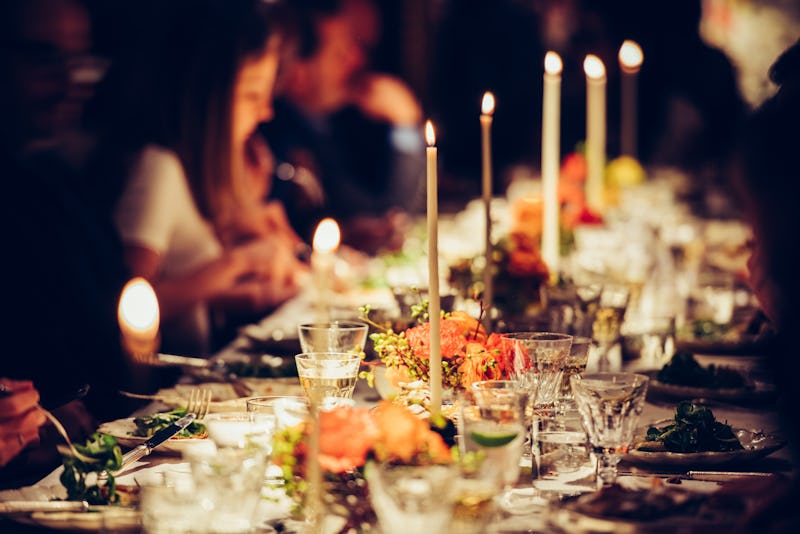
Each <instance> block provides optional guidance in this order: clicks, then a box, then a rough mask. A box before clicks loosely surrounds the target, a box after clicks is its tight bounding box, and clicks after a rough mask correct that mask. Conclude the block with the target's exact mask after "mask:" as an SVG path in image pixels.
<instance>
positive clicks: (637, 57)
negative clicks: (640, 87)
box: [619, 40, 644, 72]
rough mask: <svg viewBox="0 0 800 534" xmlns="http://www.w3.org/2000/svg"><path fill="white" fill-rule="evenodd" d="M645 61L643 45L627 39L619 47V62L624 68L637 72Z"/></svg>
mask: <svg viewBox="0 0 800 534" xmlns="http://www.w3.org/2000/svg"><path fill="white" fill-rule="evenodd" d="M643 61H644V53H642V47H640V46H639V45H638V44H637V43H636V42H634V41H631V40H626V41H625V42H623V43H622V46H620V47H619V62H620V65H622V68H623V69H624V70H628V71H631V72H635V71H637V70H639V67H641V66H642V62H643Z"/></svg>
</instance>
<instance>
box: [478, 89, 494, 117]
mask: <svg viewBox="0 0 800 534" xmlns="http://www.w3.org/2000/svg"><path fill="white" fill-rule="evenodd" d="M481 113H483V114H484V115H491V114H492V113H494V95H493V94H492V93H491V92H489V91H486V92H485V93H483V100H481Z"/></svg>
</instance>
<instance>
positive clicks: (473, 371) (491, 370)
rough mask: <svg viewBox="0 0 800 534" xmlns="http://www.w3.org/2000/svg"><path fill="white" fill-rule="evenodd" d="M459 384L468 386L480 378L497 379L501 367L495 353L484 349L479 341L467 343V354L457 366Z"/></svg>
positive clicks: (500, 373)
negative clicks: (459, 377)
mask: <svg viewBox="0 0 800 534" xmlns="http://www.w3.org/2000/svg"><path fill="white" fill-rule="evenodd" d="M459 373H460V375H461V386H462V387H464V388H469V386H470V384H472V383H473V382H479V381H481V380H499V379H501V378H502V376H503V375H502V369H501V368H500V366H499V365H498V364H497V361H496V358H495V355H494V354H492V353H491V352H489V351H488V350H486V347H484V346H483V345H482V344H480V343H470V344H469V345H467V356H466V358H464V361H463V362H461V366H460V367H459Z"/></svg>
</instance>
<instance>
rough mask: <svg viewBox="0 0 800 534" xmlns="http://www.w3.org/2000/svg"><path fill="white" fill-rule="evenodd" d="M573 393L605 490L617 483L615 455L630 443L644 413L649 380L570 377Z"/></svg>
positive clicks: (620, 376) (614, 376) (626, 376)
mask: <svg viewBox="0 0 800 534" xmlns="http://www.w3.org/2000/svg"><path fill="white" fill-rule="evenodd" d="M570 381H571V383H572V392H573V394H574V396H575V401H576V403H577V404H578V411H579V412H580V414H581V419H582V421H583V426H584V428H585V429H586V434H587V435H588V437H589V443H590V444H591V445H592V447H593V448H594V452H595V454H597V456H598V466H597V475H598V477H599V479H600V481H601V482H602V484H603V485H604V486H609V485H611V484H613V483H614V482H615V481H616V479H617V463H618V462H619V456H618V454H619V453H621V452H626V451H627V450H628V447H629V446H630V443H631V441H633V436H634V431H635V429H636V425H637V424H638V422H639V415H641V413H642V410H643V409H644V398H645V394H646V393H647V381H648V378H647V376H645V375H639V374H634V373H593V374H586V375H583V376H581V375H573V376H572V377H571V378H570Z"/></svg>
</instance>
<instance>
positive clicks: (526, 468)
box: [0, 294, 795, 533]
mask: <svg viewBox="0 0 800 534" xmlns="http://www.w3.org/2000/svg"><path fill="white" fill-rule="evenodd" d="M376 295H377V294H375V295H373V299H374V302H375V303H376V304H377V303H380V301H381V299H385V298H386V297H385V296H376ZM312 300H313V299H312V297H311V296H310V294H303V295H301V296H299V297H298V298H297V299H294V300H292V301H290V302H287V303H286V304H285V305H284V306H283V307H282V308H280V309H279V310H277V312H276V313H274V314H272V315H271V316H269V317H267V318H265V319H264V320H263V321H261V322H260V323H257V324H253V325H250V326H248V327H245V328H243V329H242V331H241V332H240V334H239V336H238V337H237V338H236V339H235V340H234V341H233V342H231V343H230V344H229V345H228V346H226V347H224V348H223V349H222V350H221V351H220V352H219V353H218V354H217V355H216V357H217V358H221V359H223V360H227V361H231V360H235V359H237V358H242V357H252V355H253V352H254V351H255V352H258V351H259V350H262V349H263V347H265V346H267V345H268V344H269V343H267V342H272V343H273V344H274V346H275V347H279V348H281V349H284V350H289V351H291V350H293V349H292V348H291V347H293V343H296V342H297V340H296V337H295V336H294V334H293V330H294V329H295V328H296V324H298V323H299V322H303V321H305V320H307V319H308V318H309V315H308V313H309V309H310V308H311V305H312V304H313V302H312ZM384 302H385V301H384ZM723 360H724V357H723ZM589 365H590V368H591V366H592V365H596V362H592V361H590V363H589ZM616 365H617V366H618V368H619V369H622V370H629V371H634V372H645V373H648V372H649V373H651V376H652V371H651V370H650V368H652V366H653V365H654V362H645V361H640V360H633V361H617V362H616ZM270 380H274V383H275V387H274V388H272V389H269V387H268V390H269V391H288V390H293V391H300V388H299V382H297V380H296V379H292V378H276V379H260V383H261V384H262V385H263V384H270ZM197 381H198V379H197V377H196V376H192V375H186V376H184V378H182V379H181V381H180V382H182V383H183V384H184V386H186V387H188V386H189V385H191V384H193V383H195V382H197ZM201 385H202V384H201ZM287 388H289V389H287ZM253 393H254V394H257V392H253ZM354 398H355V400H356V402H357V403H358V404H360V405H364V406H373V405H374V404H375V403H376V402H377V401H378V400H379V399H380V395H379V394H378V392H377V391H376V390H375V389H373V388H371V387H369V386H368V385H367V384H366V382H365V381H364V380H360V381H359V383H358V384H357V388H356V392H355V395H354ZM237 402H238V404H237ZM698 402H705V403H707V405H708V406H709V407H710V408H712V409H713V412H714V415H715V416H716V417H717V419H718V420H721V421H726V422H728V423H729V424H730V425H731V426H732V427H734V428H742V429H756V430H760V431H764V432H765V433H767V434H777V433H780V426H781V424H780V421H779V419H778V415H777V412H776V410H775V404H774V399H773V401H772V402H766V403H760V404H757V405H754V406H747V405H737V404H736V403H731V402H722V401H708V400H698ZM165 408H166V406H164V405H162V404H159V402H158V401H153V402H152V403H150V404H149V405H148V406H147V407H145V408H144V409H142V410H140V413H152V412H157V411H160V410H164V409H165ZM226 409H233V410H236V409H242V410H243V409H244V399H239V400H238V401H233V402H232V403H231V404H230V405H229V406H227V407H226ZM674 411H675V401H674V400H670V399H664V398H659V397H658V396H657V395H650V396H648V399H647V402H646V404H645V408H644V412H643V413H642V415H641V419H640V420H641V422H643V423H650V422H655V421H659V420H664V419H668V418H670V417H672V416H673V415H674ZM530 467H531V466H530V460H528V463H527V464H525V460H523V464H522V474H521V476H520V479H519V481H518V483H517V485H516V488H517V490H519V491H520V492H521V494H523V495H524V494H525V493H526V492H527V491H529V490H530V489H531V488H532V485H531V484H532V479H531V477H532V475H531V468H530ZM794 469H795V466H794V464H793V463H792V458H791V455H790V448H789V447H788V446H785V447H782V448H780V449H779V450H777V451H775V452H773V453H772V454H769V455H767V456H766V457H763V458H759V459H757V460H754V461H751V462H747V463H741V464H732V465H725V466H723V467H720V468H715V467H711V468H709V467H702V468H694V467H693V466H691V465H686V466H681V465H670V466H666V467H664V466H658V465H647V464H640V463H631V462H627V461H625V460H623V461H622V462H621V463H620V464H619V473H620V477H619V482H620V484H621V485H623V486H624V487H628V488H653V487H657V486H663V485H665V484H673V485H680V486H681V488H683V489H686V490H688V491H692V492H698V493H710V492H714V491H716V490H717V489H719V488H720V486H721V485H723V484H726V483H728V482H731V481H737V480H741V479H742V478H743V477H746V478H749V479H752V478H762V479H763V478H764V477H767V476H770V475H772V474H782V475H785V476H793V474H794ZM189 470H190V468H189V464H188V463H187V462H186V460H184V459H183V458H181V457H180V456H176V455H165V454H161V453H159V452H158V451H156V452H155V453H153V454H151V455H150V456H146V457H144V458H142V459H141V460H139V461H137V462H136V463H134V464H132V465H131V466H130V467H129V468H128V469H126V470H125V471H124V472H122V473H120V474H119V477H118V483H119V484H137V482H138V480H141V478H142V477H145V476H148V475H150V474H152V473H155V472H183V473H188V472H189ZM60 473H61V468H58V469H56V470H55V471H53V472H52V473H51V474H49V475H48V476H46V477H44V478H43V479H42V480H40V481H39V482H37V483H36V484H34V485H32V486H29V487H23V488H18V489H14V490H9V491H4V492H2V493H0V500H2V501H8V500H49V499H53V498H62V497H63V496H64V490H63V488H61V487H60V483H59V476H60ZM558 510H559V505H557V504H555V505H553V504H551V505H549V506H536V507H532V508H530V509H529V510H527V511H526V512H525V513H519V512H515V513H507V512H504V511H503V510H502V509H499V510H498V511H497V512H496V515H495V516H494V517H493V519H492V521H491V523H490V524H489V525H488V526H487V527H486V528H487V532H498V533H501V532H508V533H511V532H531V531H534V532H550V531H552V532H559V531H580V530H587V531H591V530H592V529H593V528H595V527H597V525H593V524H589V525H585V524H580V523H567V524H563V523H562V524H559V523H558V522H557V521H556V519H559V518H560V520H561V521H565V519H563V517H561V516H560V515H559V514H558V513H557V512H558ZM287 512H288V508H287V505H286V502H285V501H280V500H277V501H276V500H275V499H269V500H264V501H263V503H262V506H261V509H260V514H261V517H262V519H264V522H262V525H263V531H264V532H269V531H271V530H270V529H271V528H272V527H271V526H269V525H274V524H276V523H275V521H277V520H278V519H280V518H281V517H283V516H285V515H286V514H287ZM572 520H574V518H571V519H569V518H568V519H567V521H572ZM609 524H610V525H612V526H613V525H614V521H613V520H611V522H610V523H608V524H603V525H601V526H603V528H607V527H608V525H609ZM620 524H622V523H620ZM98 525H99V526H98ZM645 525H646V524H645ZM84 527H85V525H83V526H81V525H79V524H77V523H70V522H68V521H66V520H65V522H64V523H63V524H59V523H58V521H49V522H45V521H42V520H31V519H29V518H28V519H27V520H26V519H25V518H22V519H20V517H17V518H16V519H14V520H12V519H9V518H7V517H6V518H2V519H0V531H3V532H31V533H33V532H41V531H58V530H70V529H71V528H74V529H83V528H84ZM103 529H106V530H109V528H108V527H104V526H103V525H102V522H101V523H98V524H96V525H94V526H90V527H86V528H85V529H84V530H85V531H94V530H96V531H103ZM110 530H111V531H113V530H114V529H113V528H111V529H110ZM601 530H602V529H601ZM644 530H647V528H644Z"/></svg>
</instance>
